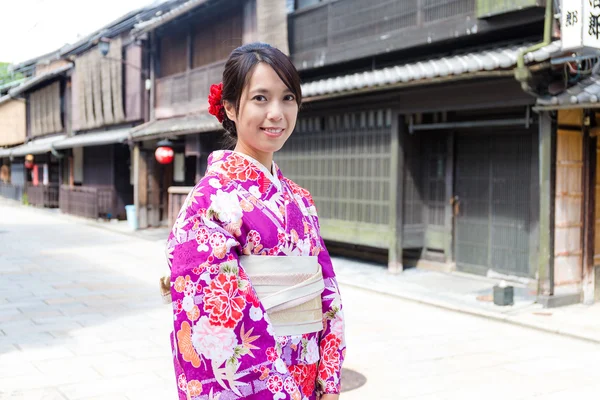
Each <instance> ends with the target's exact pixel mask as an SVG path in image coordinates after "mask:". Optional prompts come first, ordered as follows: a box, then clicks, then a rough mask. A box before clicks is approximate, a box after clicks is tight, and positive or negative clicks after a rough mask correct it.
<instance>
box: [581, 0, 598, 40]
mask: <svg viewBox="0 0 600 400" xmlns="http://www.w3.org/2000/svg"><path fill="white" fill-rule="evenodd" d="M583 47H587V48H592V49H600V0H583Z"/></svg>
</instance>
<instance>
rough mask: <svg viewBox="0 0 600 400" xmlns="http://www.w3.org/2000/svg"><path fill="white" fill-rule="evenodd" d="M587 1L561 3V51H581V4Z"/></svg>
mask: <svg viewBox="0 0 600 400" xmlns="http://www.w3.org/2000/svg"><path fill="white" fill-rule="evenodd" d="M588 1H589V0H563V2H562V6H561V18H560V26H561V42H562V50H563V51H565V50H575V49H581V48H582V47H583V46H584V45H585V44H584V43H583V28H584V16H583V13H584V10H583V2H585V3H587V2H588ZM599 1H600V0H599Z"/></svg>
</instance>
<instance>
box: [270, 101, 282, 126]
mask: <svg viewBox="0 0 600 400" xmlns="http://www.w3.org/2000/svg"><path fill="white" fill-rule="evenodd" d="M267 119H268V120H269V121H273V122H279V121H281V120H282V119H283V110H282V109H281V105H280V104H279V103H278V102H273V104H271V107H269V110H268V112H267Z"/></svg>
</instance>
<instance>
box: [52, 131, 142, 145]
mask: <svg viewBox="0 0 600 400" xmlns="http://www.w3.org/2000/svg"><path fill="white" fill-rule="evenodd" d="M130 130H131V127H126V128H118V129H112V130H105V131H96V132H86V133H80V134H78V135H74V136H69V137H67V138H65V139H63V140H59V141H56V142H53V143H52V147H53V148H54V149H56V150H64V149H72V148H76V147H90V146H103V145H107V144H113V143H123V142H124V141H126V140H127V138H128V137H129V131H130Z"/></svg>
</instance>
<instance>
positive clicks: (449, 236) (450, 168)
mask: <svg viewBox="0 0 600 400" xmlns="http://www.w3.org/2000/svg"><path fill="white" fill-rule="evenodd" d="M454 136H455V133H454V132H450V133H449V134H448V138H447V142H446V145H447V148H446V176H445V181H446V199H447V200H448V201H447V202H446V206H445V213H444V214H445V221H444V225H445V228H446V243H445V249H444V253H445V254H444V256H445V259H446V264H448V265H451V269H452V270H454V269H455V264H454V263H453V260H454V252H453V245H454Z"/></svg>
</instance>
